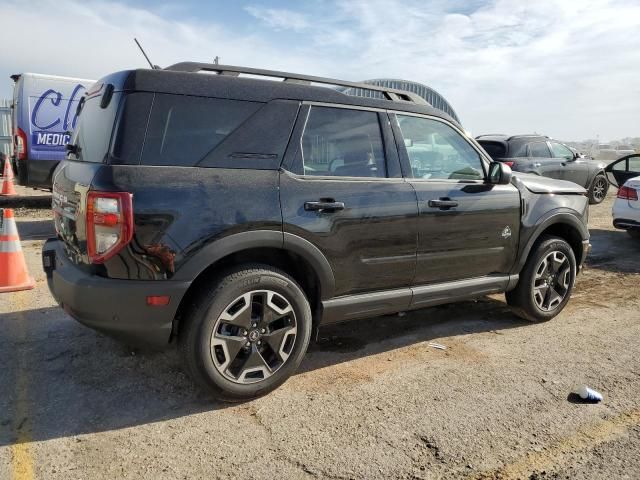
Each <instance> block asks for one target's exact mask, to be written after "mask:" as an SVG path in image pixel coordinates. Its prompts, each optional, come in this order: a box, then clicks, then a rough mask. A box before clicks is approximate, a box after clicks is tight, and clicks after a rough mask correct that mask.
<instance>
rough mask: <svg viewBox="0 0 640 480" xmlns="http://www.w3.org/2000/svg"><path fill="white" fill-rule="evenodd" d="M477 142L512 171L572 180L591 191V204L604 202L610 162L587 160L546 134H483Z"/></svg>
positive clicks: (477, 138) (589, 194)
mask: <svg viewBox="0 0 640 480" xmlns="http://www.w3.org/2000/svg"><path fill="white" fill-rule="evenodd" d="M476 140H477V141H478V143H480V145H482V148H484V149H485V151H486V152H487V153H488V154H489V155H490V156H491V158H493V159H494V160H496V161H499V162H504V163H507V164H508V165H509V166H510V167H511V169H512V170H514V171H518V172H525V173H533V174H536V175H542V176H545V177H551V178H557V179H560V180H569V181H571V182H574V183H577V184H578V185H581V186H583V187H584V188H586V189H587V190H588V196H589V203H591V204H598V203H601V202H602V201H603V200H604V199H605V197H606V196H607V191H608V189H609V183H608V182H607V177H606V176H605V172H604V169H605V167H606V166H607V164H606V163H604V162H600V161H596V160H592V159H589V158H583V157H582V156H580V154H578V153H575V152H573V151H572V150H571V149H570V148H569V147H567V146H566V145H564V144H562V143H560V142H557V141H555V140H552V139H550V138H549V137H546V136H542V135H512V136H508V135H480V136H479V137H476Z"/></svg>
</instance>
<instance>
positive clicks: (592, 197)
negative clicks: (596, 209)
mask: <svg viewBox="0 0 640 480" xmlns="http://www.w3.org/2000/svg"><path fill="white" fill-rule="evenodd" d="M608 191H609V181H608V180H607V177H605V176H604V174H602V173H599V174H597V175H596V176H595V178H594V179H593V182H591V187H589V192H588V196H589V204H590V205H597V204H599V203H602V202H603V201H604V199H605V198H606V197H607V192H608Z"/></svg>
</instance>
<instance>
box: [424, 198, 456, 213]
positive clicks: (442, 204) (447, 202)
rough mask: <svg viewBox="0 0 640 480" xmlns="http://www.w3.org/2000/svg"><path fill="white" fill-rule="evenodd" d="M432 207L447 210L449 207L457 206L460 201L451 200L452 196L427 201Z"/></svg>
mask: <svg viewBox="0 0 640 480" xmlns="http://www.w3.org/2000/svg"><path fill="white" fill-rule="evenodd" d="M427 204H428V205H429V206H430V207H431V208H439V209H441V210H446V209H448V208H452V207H457V206H458V202H456V201H455V200H451V199H450V198H446V197H445V198H441V199H439V200H429V202H428V203H427Z"/></svg>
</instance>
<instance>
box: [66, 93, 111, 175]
mask: <svg viewBox="0 0 640 480" xmlns="http://www.w3.org/2000/svg"><path fill="white" fill-rule="evenodd" d="M101 98H102V97H101V96H95V97H91V98H89V99H87V100H85V101H84V104H83V105H82V108H81V110H80V116H79V117H78V125H77V126H76V129H75V130H74V131H73V137H72V139H71V144H73V145H76V146H77V148H76V153H75V154H73V153H69V156H68V158H69V159H70V160H76V161H80V162H94V163H100V162H103V161H104V159H105V158H106V157H107V155H108V153H109V144H110V143H111V134H112V132H113V124H114V120H115V117H116V113H117V111H118V105H119V103H120V98H121V94H120V93H115V94H114V95H113V97H112V98H111V101H110V102H109V105H108V106H107V108H101V107H100V99H101Z"/></svg>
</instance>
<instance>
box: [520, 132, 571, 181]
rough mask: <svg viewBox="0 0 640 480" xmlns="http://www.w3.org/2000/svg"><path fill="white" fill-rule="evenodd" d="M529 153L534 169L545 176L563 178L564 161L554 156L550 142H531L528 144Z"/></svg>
mask: <svg viewBox="0 0 640 480" xmlns="http://www.w3.org/2000/svg"><path fill="white" fill-rule="evenodd" d="M527 155H528V157H529V162H530V163H531V166H532V167H533V170H534V171H535V172H537V173H538V174H539V175H542V176H543V177H550V178H557V179H561V178H562V174H563V172H562V169H563V167H562V163H563V161H562V160H560V159H558V158H553V155H552V153H551V148H550V147H549V143H548V142H546V141H537V142H531V143H529V144H528V145H527Z"/></svg>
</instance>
